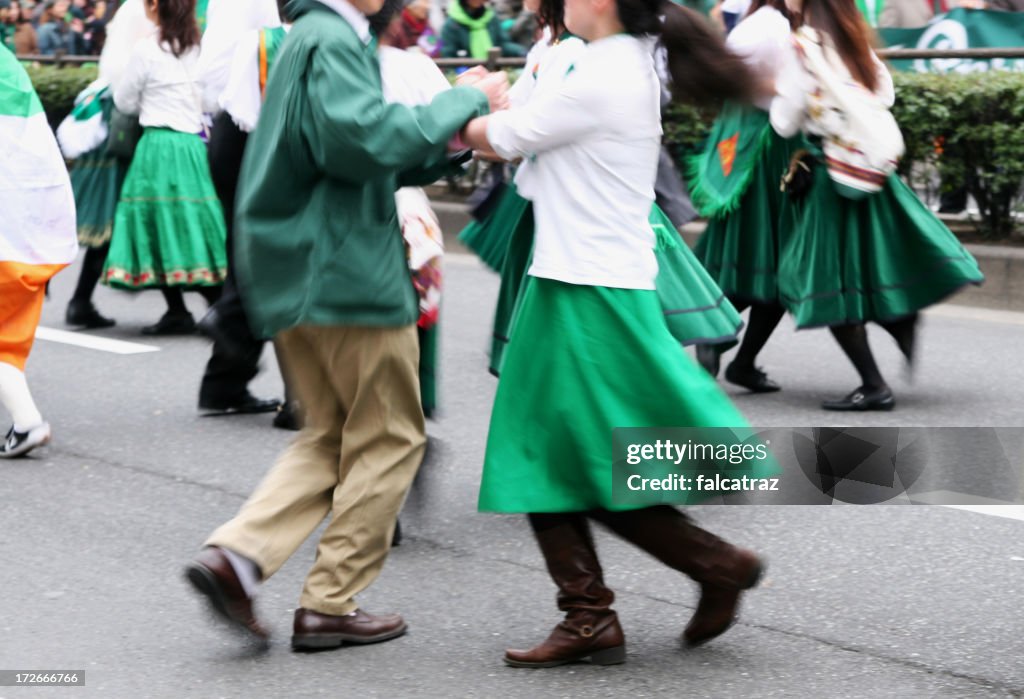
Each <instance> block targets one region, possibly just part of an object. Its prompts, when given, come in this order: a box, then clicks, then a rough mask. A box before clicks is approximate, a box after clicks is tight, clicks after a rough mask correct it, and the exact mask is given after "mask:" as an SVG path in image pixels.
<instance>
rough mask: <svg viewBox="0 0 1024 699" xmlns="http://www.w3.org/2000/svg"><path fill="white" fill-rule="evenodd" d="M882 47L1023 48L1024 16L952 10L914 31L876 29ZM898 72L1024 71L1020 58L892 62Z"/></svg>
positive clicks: (1023, 60) (1008, 13)
mask: <svg viewBox="0 0 1024 699" xmlns="http://www.w3.org/2000/svg"><path fill="white" fill-rule="evenodd" d="M878 34H879V36H880V37H881V39H882V43H883V44H884V45H885V46H886V47H888V48H894V49H946V50H954V49H981V48H998V47H1007V48H1020V47H1024V12H994V11H991V10H964V9H956V10H952V11H950V12H947V13H946V14H944V15H939V16H937V17H935V19H933V20H932V21H931V22H930V23H929V24H928V26H926V27H920V28H918V29H880V30H879V32H878ZM892 65H893V67H894V68H896V69H898V70H915V71H917V72H919V73H977V72H984V71H987V70H1016V71H1024V58H993V59H976V58H939V59H916V60H894V61H892Z"/></svg>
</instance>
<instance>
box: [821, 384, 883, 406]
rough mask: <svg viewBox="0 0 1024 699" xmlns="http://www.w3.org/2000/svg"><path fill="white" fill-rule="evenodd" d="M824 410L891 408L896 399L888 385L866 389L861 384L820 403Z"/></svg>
mask: <svg viewBox="0 0 1024 699" xmlns="http://www.w3.org/2000/svg"><path fill="white" fill-rule="evenodd" d="M821 407H822V408H824V409H825V410H842V411H860V410H892V409H893V408H894V407H896V399H895V398H893V395H892V391H890V390H889V387H888V386H883V387H882V388H879V389H877V390H874V391H868V390H867V389H865V388H864V387H863V386H861V387H860V388H858V389H856V390H855V391H853V392H852V393H850V394H849V395H847V396H845V397H844V398H840V399H838V400H827V401H825V402H823V403H822V404H821Z"/></svg>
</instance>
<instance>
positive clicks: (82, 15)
mask: <svg viewBox="0 0 1024 699" xmlns="http://www.w3.org/2000/svg"><path fill="white" fill-rule="evenodd" d="M111 5H112V3H108V2H105V0H45V1H43V0H38V1H37V0H0V41H3V43H4V44H5V45H6V46H7V48H9V49H11V50H12V51H14V52H15V53H16V54H19V55H41V56H53V55H55V54H57V53H58V52H62V53H66V54H71V55H78V56H82V55H85V56H87V55H99V53H100V51H102V50H103V42H104V40H105V39H106V35H107V32H106V26H107V21H108V20H109V19H110V17H111V15H113V11H114V9H115V8H113V7H111Z"/></svg>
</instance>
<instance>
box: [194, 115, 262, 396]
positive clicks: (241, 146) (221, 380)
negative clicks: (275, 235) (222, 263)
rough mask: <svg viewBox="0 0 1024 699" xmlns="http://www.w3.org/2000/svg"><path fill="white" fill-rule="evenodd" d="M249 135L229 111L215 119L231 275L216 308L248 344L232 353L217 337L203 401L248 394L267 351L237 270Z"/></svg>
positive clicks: (213, 163)
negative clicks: (238, 211)
mask: <svg viewBox="0 0 1024 699" xmlns="http://www.w3.org/2000/svg"><path fill="white" fill-rule="evenodd" d="M247 139H248V135H247V134H246V133H245V132H244V131H242V130H241V129H239V128H238V127H237V126H236V125H235V122H233V121H232V120H231V117H230V116H228V114H227V113H221V114H220V116H218V117H217V119H216V120H215V121H214V125H213V133H212V135H211V136H210V149H209V155H210V174H211V176H212V178H213V186H214V189H216V191H217V197H218V198H219V199H220V202H221V206H222V207H223V208H224V218H225V219H226V223H227V233H228V237H227V256H228V277H227V280H226V281H225V282H224V288H223V291H222V293H221V297H220V299H219V300H218V301H217V303H216V304H214V306H213V308H214V309H215V310H216V312H217V316H218V319H219V321H218V322H219V324H220V326H221V327H222V328H224V329H226V330H227V332H228V333H229V334H230V335H231V336H232V337H234V338H235V344H236V345H237V348H239V349H244V352H242V353H240V354H238V353H231V352H228V351H227V349H226V348H225V347H224V346H223V345H221V344H220V343H218V342H214V343H213V354H212V355H211V356H210V361H209V362H208V363H207V364H206V372H205V373H204V374H203V382H202V384H201V385H200V388H199V401H200V402H204V401H213V402H221V401H228V402H230V401H233V400H236V399H238V398H241V397H242V396H244V395H245V393H246V391H247V390H248V389H247V386H248V384H249V382H250V381H252V379H253V378H254V377H255V376H256V374H257V373H258V372H259V361H260V355H261V354H262V353H263V340H261V339H258V338H257V337H255V336H254V335H253V334H252V330H251V329H250V328H249V319H248V318H247V317H246V314H245V307H244V306H243V305H242V297H241V296H240V295H239V293H238V287H237V286H236V285H235V273H234V258H235V255H234V228H235V192H236V190H237V188H238V174H239V171H240V170H241V167H242V156H243V155H244V154H245V143H246V140H247Z"/></svg>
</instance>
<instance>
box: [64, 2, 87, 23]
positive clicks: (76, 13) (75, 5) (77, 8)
mask: <svg viewBox="0 0 1024 699" xmlns="http://www.w3.org/2000/svg"><path fill="white" fill-rule="evenodd" d="M85 4H86V3H85V0H71V7H70V8H69V10H68V11H69V12H70V13H71V16H72V17H73V18H75V19H81V20H84V19H85V10H86V7H85Z"/></svg>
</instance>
